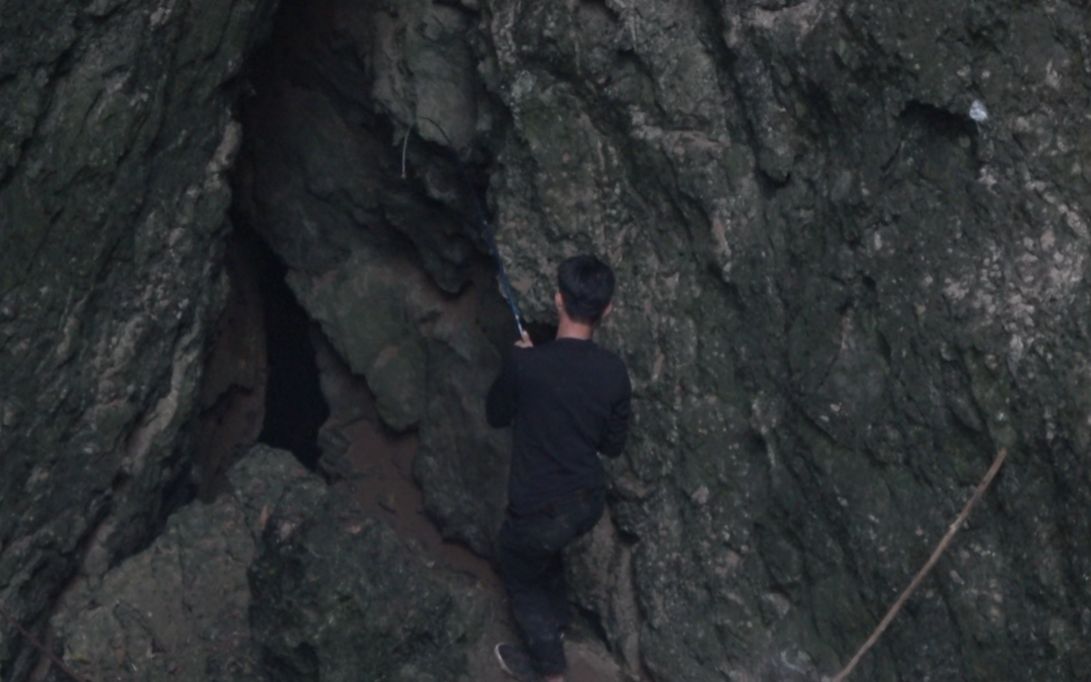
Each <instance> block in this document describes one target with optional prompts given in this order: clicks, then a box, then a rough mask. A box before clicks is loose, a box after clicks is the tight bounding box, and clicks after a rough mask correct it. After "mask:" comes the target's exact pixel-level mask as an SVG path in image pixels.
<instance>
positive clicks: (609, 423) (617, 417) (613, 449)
mask: <svg viewBox="0 0 1091 682" xmlns="http://www.w3.org/2000/svg"><path fill="white" fill-rule="evenodd" d="M631 398H632V386H631V385H630V383H629V375H628V374H626V375H625V386H624V389H623V390H622V393H621V397H619V398H618V399H617V400H616V401H614V403H613V405H611V406H610V416H609V417H607V418H606V428H605V429H604V430H603V433H602V438H601V439H600V440H599V444H598V447H597V448H596V449H597V450H598V451H599V452H601V453H602V454H603V455H606V456H607V457H617V456H618V455H620V454H621V452H622V451H623V450H624V449H625V439H626V438H627V437H628V435H629V414H630V402H631Z"/></svg>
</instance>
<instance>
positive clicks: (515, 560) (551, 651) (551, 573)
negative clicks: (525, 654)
mask: <svg viewBox="0 0 1091 682" xmlns="http://www.w3.org/2000/svg"><path fill="white" fill-rule="evenodd" d="M603 505H604V494H603V491H602V490H601V489H599V490H590V491H584V492H582V493H580V494H577V495H574V496H572V497H571V498H568V499H562V500H558V501H556V502H555V503H553V504H552V505H550V506H549V507H548V508H546V509H543V510H542V511H540V512H537V513H534V514H528V515H526V516H515V515H512V514H511V513H510V512H509V513H508V515H507V517H506V518H505V519H504V525H503V526H502V527H501V528H500V538H499V542H498V543H497V545H498V552H497V553H498V557H499V560H500V575H501V577H503V579H504V587H506V588H507V591H508V598H509V599H510V600H511V611H512V614H513V615H514V616H515V622H516V624H517V625H518V626H519V630H520V632H521V634H522V635H523V641H524V642H525V643H526V645H527V650H528V651H529V652H530V657H531V660H532V661H533V662H534V667H535V669H537V671H538V672H539V673H540V674H542V675H560V674H562V673H564V671H565V668H566V664H565V658H564V642H563V641H562V640H561V631H562V630H563V629H564V627H565V626H566V625H568V619H569V614H568V596H567V593H566V591H565V583H564V564H563V563H562V562H561V551H562V550H563V549H564V548H565V546H566V545H568V544H569V543H571V542H572V541H573V540H575V539H576V538H578V537H579V536H581V535H583V534H584V533H586V532H587V531H589V530H591V529H592V528H594V527H595V524H596V523H597V522H598V520H599V517H601V516H602V510H603Z"/></svg>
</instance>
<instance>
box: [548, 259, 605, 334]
mask: <svg viewBox="0 0 1091 682" xmlns="http://www.w3.org/2000/svg"><path fill="white" fill-rule="evenodd" d="M557 290H558V291H560V292H561V297H562V298H563V299H564V310H565V312H566V313H568V316H569V317H571V318H572V319H573V320H576V321H577V322H583V323H585V324H595V323H597V322H598V321H599V320H600V319H601V318H602V314H603V313H604V312H606V306H608V305H610V299H611V298H612V297H613V295H614V271H613V270H611V269H610V266H609V265H607V264H606V263H604V262H602V261H601V260H599V259H598V258H596V257H594V256H591V255H582V256H572V257H571V258H566V259H565V260H564V261H563V262H562V263H561V264H560V266H559V267H558V268H557Z"/></svg>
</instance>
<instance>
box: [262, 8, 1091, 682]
mask: <svg viewBox="0 0 1091 682" xmlns="http://www.w3.org/2000/svg"><path fill="white" fill-rule="evenodd" d="M1087 20H1088V14H1087V10H1086V8H1083V7H1082V6H1077V5H1076V4H1075V3H1068V2H1062V1H1059V0H1058V1H1052V2H1046V3H1041V4H1039V5H1037V6H1035V7H1033V8H1031V7H1026V6H1022V5H1017V4H1015V3H991V4H990V5H989V6H988V7H985V6H984V5H981V4H975V3H955V4H953V5H952V3H949V2H943V3H940V2H931V1H918V2H912V3H909V4H908V5H905V4H903V5H897V6H895V5H889V4H883V3H865V2H856V1H850V0H844V1H839V2H833V3H830V2H817V1H805V2H787V1H785V2H724V3H700V2H682V3H623V2H620V1H618V2H614V1H612V0H607V1H606V2H571V3H519V2H481V3H462V4H460V5H456V4H455V3H431V2H425V1H420V2H401V3H392V4H387V5H384V6H382V7H378V6H360V5H358V4H356V3H349V2H337V1H335V0H329V1H327V2H323V3H319V4H318V5H313V6H309V7H308V8H307V9H303V8H300V9H298V10H296V11H294V12H292V13H291V14H290V20H287V21H286V22H285V25H284V26H282V28H281V30H280V31H279V32H278V36H279V37H277V38H275V39H274V41H275V43H276V44H277V45H279V46H280V47H279V48H278V49H277V50H276V51H275V54H273V53H272V52H270V54H268V55H265V56H264V58H263V60H264V61H262V64H263V66H262V67H259V68H260V70H259V71H258V72H257V73H256V74H255V89H256V90H257V93H258V94H257V95H256V97H255V99H253V100H252V101H251V102H250V104H249V106H248V109H247V114H246V118H245V119H244V121H245V123H244V125H245V126H246V127H247V130H249V131H253V134H251V135H248V137H247V143H246V151H245V152H244V160H243V162H242V163H241V165H240V169H241V174H240V186H241V187H242V188H243V193H244V195H245V196H246V200H245V201H244V203H243V206H244V207H245V208H246V210H245V211H244V215H245V216H246V217H245V219H246V220H247V221H248V222H249V223H250V224H251V225H253V227H254V229H256V230H257V231H259V232H260V233H262V234H263V235H265V236H266V238H267V239H268V241H269V242H270V243H271V244H273V245H274V248H275V249H276V250H277V251H278V252H279V253H280V254H281V256H282V257H283V258H284V259H285V261H286V262H287V263H288V265H289V267H290V269H291V270H292V274H291V275H290V281H291V283H292V286H293V288H294V290H295V291H296V292H297V294H298V295H299V298H300V300H301V301H302V302H303V304H304V306H305V307H306V308H307V309H308V310H310V311H311V313H312V314H313V315H314V316H315V317H316V318H317V319H319V320H320V321H321V322H322V325H323V330H324V331H325V333H326V334H327V335H328V336H329V337H330V339H331V341H332V343H333V344H334V345H335V347H337V348H338V350H339V352H340V353H341V354H342V355H343V356H344V357H345V358H346V359H347V360H348V362H349V363H350V364H351V365H352V368H353V370H354V371H355V372H357V373H359V374H362V375H364V376H366V378H367V381H368V383H369V386H371V388H372V389H373V390H374V392H375V393H376V396H377V399H378V400H379V402H380V405H385V407H383V408H382V409H381V413H382V415H383V418H384V419H385V420H386V421H387V423H388V424H389V425H390V426H391V427H392V428H395V429H419V431H420V434H421V455H420V459H419V461H418V466H417V473H418V479H419V481H420V483H421V485H422V487H423V489H424V492H425V496H426V500H427V501H428V509H429V511H430V512H431V514H432V516H433V518H434V519H435V520H436V522H437V523H438V524H439V526H440V528H441V530H442V531H443V532H444V533H446V534H447V535H448V536H449V537H451V538H455V539H458V540H461V541H463V542H467V543H469V544H470V545H471V546H473V547H474V548H475V549H478V550H479V551H485V552H487V551H488V544H487V539H488V537H489V532H490V529H491V526H490V525H489V522H490V521H492V520H493V519H495V513H483V511H482V510H485V509H488V508H490V507H491V508H493V509H494V510H498V509H499V505H501V504H502V502H503V501H502V499H501V498H498V497H496V496H495V495H493V494H492V493H489V494H488V495H487V496H486V497H485V499H478V497H477V496H475V493H477V494H479V493H480V491H485V490H489V491H491V490H495V489H496V488H497V487H499V486H501V485H502V481H503V472H502V462H503V456H502V450H503V444H500V445H497V444H496V443H495V441H494V440H493V439H492V436H490V435H489V434H487V433H486V432H483V431H482V430H481V427H480V424H481V417H480V406H479V403H480V396H481V394H482V392H483V389H484V387H485V385H486V384H487V381H488V379H489V378H490V375H491V373H492V372H494V371H495V367H496V363H497V360H496V352H495V351H494V350H493V348H491V347H490V343H489V341H491V343H492V345H495V346H498V347H502V344H506V343H507V340H506V337H505V334H506V333H507V330H505V329H504V328H503V324H504V322H503V315H504V313H503V312H502V308H501V306H500V303H499V301H497V300H496V297H495V294H494V293H492V292H491V289H493V287H491V286H488V283H483V282H482V281H481V279H480V277H477V278H475V277H474V275H473V273H474V272H475V268H478V267H479V265H478V264H479V263H480V256H478V255H476V253H478V252H480V249H481V243H480V239H479V237H478V235H477V234H476V222H475V219H474V207H473V198H472V195H473V193H474V192H483V193H484V194H485V195H486V196H487V200H488V206H489V207H490V212H491V213H492V214H493V215H494V216H495V223H496V224H497V226H498V228H499V235H498V238H499V242H500V247H501V251H502V254H503V256H504V259H505V260H506V262H507V264H508V266H509V268H510V270H511V272H512V275H513V279H514V281H515V283H516V288H517V289H519V293H520V296H521V303H522V304H523V305H524V307H525V309H526V310H527V311H528V313H529V317H530V318H531V320H532V321H533V322H540V323H548V322H549V320H550V312H551V311H550V309H549V307H550V305H551V304H550V300H551V298H550V296H551V294H552V286H553V268H554V267H555V265H556V263H557V262H558V261H559V260H560V259H561V258H562V257H563V256H565V255H568V254H571V253H574V252H578V251H595V252H597V253H600V254H603V255H604V256H606V257H607V258H608V259H609V260H611V261H612V262H613V263H614V264H615V266H616V268H617V270H618V275H619V280H620V290H619V294H618V299H617V309H616V313H615V315H614V316H613V318H612V319H611V320H610V322H609V324H607V326H606V327H605V328H604V329H603V333H602V340H603V343H605V344H607V345H609V346H611V347H614V348H616V349H618V350H620V351H621V352H622V354H623V355H624V357H625V358H626V360H627V361H628V362H629V365H630V368H631V373H632V376H633V379H634V383H635V386H636V394H637V403H636V404H637V415H636V423H635V425H634V426H635V429H634V434H633V442H632V444H631V446H630V448H629V451H628V453H627V456H626V458H625V459H624V461H623V462H622V463H620V464H619V465H618V466H617V467H616V469H615V470H614V471H613V472H612V473H613V478H614V481H615V486H614V490H613V493H614V495H613V503H612V507H611V515H612V524H611V526H610V529H609V530H601V532H600V531H597V535H596V537H597V538H598V539H597V541H596V542H595V543H592V544H590V545H589V546H587V547H585V548H584V549H583V550H581V551H580V552H577V554H580V555H581V556H582V554H581V553H586V555H587V556H586V559H577V560H576V561H574V569H573V570H574V576H573V578H574V584H577V585H579V589H578V590H577V592H578V594H577V596H576V599H577V601H579V602H580V603H581V604H582V605H583V606H584V609H585V612H586V614H588V616H589V617H590V618H591V619H592V620H594V621H596V622H597V625H598V627H599V628H600V629H601V631H602V633H603V635H604V638H605V640H606V641H608V642H610V643H611V645H612V646H613V647H614V650H615V653H616V654H617V655H618V657H619V658H620V659H622V660H624V661H625V662H626V663H627V665H628V666H629V668H630V670H632V671H633V672H634V673H637V672H639V671H642V673H641V674H643V675H645V676H647V677H651V678H654V679H656V680H719V679H737V680H744V679H787V678H789V677H792V676H796V677H799V678H801V679H802V678H806V677H807V676H811V677H814V676H817V675H818V674H820V673H826V674H832V673H833V672H835V671H836V670H837V669H838V667H839V666H840V665H841V664H842V663H844V662H845V661H846V660H847V659H848V657H849V656H850V655H851V653H852V651H853V650H854V647H855V646H856V645H857V644H858V643H859V642H860V641H862V640H863V638H864V637H865V636H866V635H867V634H868V632H869V631H870V629H871V628H872V627H873V626H874V624H875V623H876V622H877V620H878V618H879V616H881V614H882V611H883V610H884V609H885V607H886V606H887V604H888V603H889V602H890V601H891V600H892V599H893V598H894V597H895V596H896V595H897V593H898V592H899V591H900V590H901V588H902V587H903V586H904V585H905V584H906V583H907V582H908V580H909V578H910V577H911V576H912V575H913V573H914V572H915V570H916V569H917V568H918V567H919V565H920V564H921V563H923V561H924V559H925V558H926V557H927V555H928V553H929V552H930V550H931V548H932V546H933V545H934V543H935V542H936V541H937V540H938V538H939V537H940V536H941V535H942V533H943V532H944V530H945V529H946V527H947V524H948V523H949V522H950V521H951V519H953V517H954V515H955V513H956V512H957V510H958V509H959V507H960V506H961V505H962V503H963V502H964V501H965V499H966V498H967V497H968V494H969V492H970V490H971V488H972V486H973V485H974V484H975V483H976V482H977V480H978V479H979V478H980V476H981V475H982V474H983V473H984V471H985V469H986V468H987V466H988V464H989V463H990V462H991V460H992V456H993V455H994V454H995V452H996V451H997V450H998V449H999V448H1000V447H1007V448H1009V449H1010V450H1011V452H1012V454H1011V459H1010V461H1009V462H1008V465H1007V469H1006V471H1005V472H1004V473H1003V474H1002V475H1001V478H1000V479H999V481H998V483H997V484H996V486H995V488H994V489H993V490H992V491H991V492H990V494H989V496H988V500H987V502H986V503H985V504H984V505H983V507H982V508H981V509H979V510H978V512H977V514H976V515H975V517H974V519H973V521H972V523H971V525H970V527H969V528H968V529H966V530H965V531H963V534H962V535H961V536H960V538H959V541H958V542H957V543H956V545H955V547H954V548H953V549H952V550H951V551H950V552H949V553H948V554H947V556H945V558H944V559H943V560H942V561H941V563H940V566H939V569H938V570H937V575H936V577H934V578H932V579H931V580H930V581H929V582H928V583H927V584H926V586H925V587H924V588H923V589H922V590H921V591H920V593H919V594H918V595H916V597H915V599H914V601H913V602H912V606H911V608H909V609H907V610H906V611H905V612H904V613H903V614H902V616H901V617H900V618H899V620H898V621H897V622H896V624H895V626H894V627H893V628H892V630H891V631H890V632H889V633H888V634H887V635H886V636H885V638H884V640H883V643H882V645H881V646H880V647H879V648H878V649H877V650H876V651H874V652H873V653H872V654H871V655H870V656H869V657H868V658H867V659H866V660H865V662H864V664H863V667H862V668H861V669H860V672H859V675H860V676H861V678H862V679H872V680H917V679H936V680H961V679H980V680H985V679H1016V678H1047V677H1048V678H1051V679H1054V678H1056V679H1075V677H1077V676H1078V675H1077V671H1078V669H1079V668H1078V666H1079V665H1080V662H1086V661H1088V660H1089V658H1088V657H1089V655H1091V652H1089V647H1088V645H1087V644H1086V641H1087V635H1088V634H1091V633H1089V632H1088V627H1091V621H1089V618H1091V615H1089V612H1088V611H1087V606H1086V605H1087V604H1088V603H1089V599H1088V598H1089V593H1088V590H1089V589H1091V588H1089V583H1088V579H1087V575H1088V571H1089V560H1091V556H1089V554H1088V552H1087V551H1086V548H1084V547H1083V546H1082V544H1081V543H1080V542H1079V541H1078V540H1077V538H1081V537H1083V536H1084V535H1086V532H1087V522H1086V520H1084V518H1083V517H1084V515H1082V514H1080V513H1079V512H1078V511H1075V510H1078V509H1080V508H1082V506H1084V505H1085V504H1086V502H1087V501H1088V497H1089V494H1091V491H1089V482H1088V476H1087V469H1086V467H1085V465H1084V456H1083V453H1084V452H1086V448H1087V445H1088V443H1089V438H1091V431H1089V428H1088V422H1087V419H1088V414H1089V412H1091V400H1089V397H1091V394H1089V391H1088V389H1089V386H1091V381H1089V377H1091V375H1089V371H1091V366H1089V356H1088V352H1087V350H1086V348H1087V343H1086V342H1087V338H1088V328H1087V317H1088V316H1087V313H1088V311H1089V308H1088V303H1089V299H1088V292H1089V289H1088V284H1087V281H1086V275H1087V272H1088V262H1087V253H1088V246H1089V238H1091V236H1089V234H1088V227H1087V226H1088V220H1089V199H1088V193H1087V192H1086V191H1085V190H1086V189H1087V181H1088V176H1089V171H1088V169H1087V168H1086V158H1087V154H1088V152H1089V151H1091V138H1089V137H1088V135H1087V133H1086V130H1087V129H1088V127H1087V125H1086V122H1087V119H1086V113H1085V109H1086V106H1087V104H1088V96H1089V94H1091V93H1089V89H1088V76H1089V74H1091V66H1089V61H1088V58H1089V54H1088V50H1089V47H1088V45H1089V43H1088V40H1089V37H1088V34H1087V28H1086V27H1087ZM437 54H441V55H442V57H441V58H439V59H437ZM454 157H458V158H461V159H462V161H461V162H456V161H453V158H454ZM474 245H476V246H477V251H476V252H475V250H474V249H473V248H471V247H472V246H474ZM399 288H401V289H404V294H403V295H398V289H399ZM482 296H483V297H484V299H482V298H481V297H482ZM469 297H476V298H477V299H478V302H477V303H475V305H477V306H478V310H479V312H478V313H477V314H476V320H477V323H476V325H475V324H474V323H473V319H471V318H469V317H457V316H456V315H455V314H454V312H453V311H454V309H455V308H456V307H457V306H458V305H460V302H461V304H462V305H465V306H466V307H470V304H469V303H466V302H465V301H466V299H467V298H469ZM448 320H450V321H451V322H452V323H453V322H455V321H457V323H458V326H457V331H458V334H457V336H456V335H452V332H451V329H452V327H454V325H453V324H447V321H448ZM509 336H510V335H509ZM1031 595H1036V596H1031Z"/></svg>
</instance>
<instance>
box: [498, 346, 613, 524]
mask: <svg viewBox="0 0 1091 682" xmlns="http://www.w3.org/2000/svg"><path fill="white" fill-rule="evenodd" d="M629 399H630V384H629V376H628V373H627V371H626V369H625V365H624V363H623V362H622V361H621V359H620V358H619V357H618V356H617V355H615V354H614V353H612V352H610V351H608V350H605V349H604V348H601V347H599V346H598V345H597V344H595V343H594V342H593V341H590V340H584V339H574V338H559V339H557V340H555V341H553V342H551V343H547V344H545V345H542V346H538V347H535V348H527V349H521V348H517V349H514V350H513V351H512V355H511V357H510V358H509V359H508V361H507V362H506V363H505V366H504V369H503V371H502V372H501V374H500V376H499V377H498V378H497V380H496V383H494V384H493V387H492V390H490V391H489V396H488V401H487V405H486V407H487V414H488V419H489V423H490V424H491V425H493V426H507V425H508V424H513V425H514V443H513V448H512V461H511V477H510V479H509V486H508V504H509V506H510V508H511V510H512V511H513V512H514V513H516V514H530V513H534V512H536V511H539V510H540V509H542V508H543V507H544V506H546V505H548V504H549V503H550V502H552V501H555V500H563V499H564V498H565V497H567V496H571V495H573V494H575V493H576V492H578V491H580V490H592V489H597V488H601V487H602V486H603V485H604V472H603V468H602V463H601V462H600V461H599V458H598V455H597V453H599V452H601V453H602V454H604V455H606V456H609V457H616V456H617V455H619V454H621V451H622V449H623V448H624V445H625V436H626V431H627V424H628V419H629Z"/></svg>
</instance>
